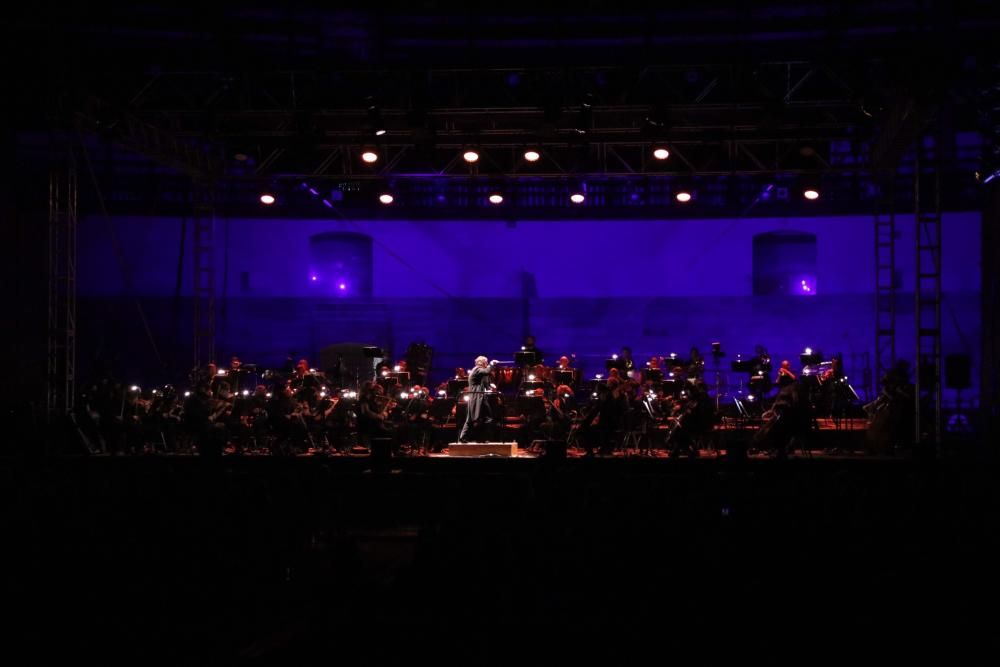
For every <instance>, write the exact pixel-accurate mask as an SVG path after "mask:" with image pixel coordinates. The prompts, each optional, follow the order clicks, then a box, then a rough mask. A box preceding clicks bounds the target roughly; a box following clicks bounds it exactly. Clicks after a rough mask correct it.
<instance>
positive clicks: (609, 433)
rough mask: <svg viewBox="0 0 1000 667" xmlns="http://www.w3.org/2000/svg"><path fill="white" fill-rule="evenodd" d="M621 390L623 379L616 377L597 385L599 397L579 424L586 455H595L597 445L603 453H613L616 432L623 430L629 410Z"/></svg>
mask: <svg viewBox="0 0 1000 667" xmlns="http://www.w3.org/2000/svg"><path fill="white" fill-rule="evenodd" d="M612 370H617V369H612ZM620 390H621V381H620V380H619V379H618V378H615V377H610V378H608V382H607V384H602V385H598V386H597V392H598V398H597V400H596V401H594V402H593V403H591V404H590V406H589V409H588V411H587V414H585V415H584V417H583V420H582V421H581V422H580V425H579V428H580V430H581V434H582V435H583V438H582V440H583V444H584V448H585V449H586V453H585V456H593V455H594V447H595V445H596V446H597V447H598V452H599V453H600V454H601V455H609V454H611V452H612V445H613V443H612V438H613V436H614V434H615V432H617V431H619V430H621V428H622V425H623V423H624V420H625V413H626V411H627V404H626V399H625V397H624V395H623V394H621V392H620Z"/></svg>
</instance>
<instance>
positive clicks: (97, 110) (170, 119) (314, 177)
mask: <svg viewBox="0 0 1000 667" xmlns="http://www.w3.org/2000/svg"><path fill="white" fill-rule="evenodd" d="M383 7H385V8H384V9H380V10H377V11H375V10H365V9H349V10H348V9H329V8H319V7H316V6H310V5H307V4H301V3H299V4H296V3H292V4H291V5H286V6H284V7H280V8H279V7H274V6H264V5H254V4H248V3H242V4H240V5H238V6H237V5H233V4H228V5H225V6H223V7H222V8H218V7H207V6H206V7H205V8H203V9H201V10H199V11H190V10H188V9H183V8H181V7H177V6H173V5H167V4H162V3H139V4H137V5H133V6H130V7H125V8H122V9H115V10H95V9H94V8H92V7H89V6H81V7H80V8H77V9H71V10H63V11H60V12H54V13H53V12H48V13H42V12H38V13H34V12H32V11H30V10H26V9H22V10H21V13H20V15H19V16H17V17H15V18H14V20H13V22H12V24H11V25H12V26H13V28H12V30H13V33H14V34H13V39H12V40H11V43H12V44H14V46H15V51H16V53H17V54H18V58H17V61H18V64H19V68H18V69H16V71H15V72H14V76H15V78H16V82H17V85H15V86H13V87H12V88H11V90H12V93H11V96H10V101H9V105H10V110H11V112H12V113H11V116H12V118H13V119H14V128H15V130H16V132H17V133H18V135H19V137H20V139H19V141H18V146H19V149H20V150H21V151H22V152H23V153H24V154H25V155H29V156H30V155H35V156H37V155H39V154H40V153H44V152H45V145H46V144H45V142H44V141H43V142H39V141H38V140H37V136H38V135H39V133H46V136H53V135H52V133H53V131H55V133H56V135H58V134H59V133H60V132H65V133H66V134H67V136H71V137H72V136H74V135H75V132H74V131H73V129H74V128H79V129H82V130H83V131H84V132H83V136H84V137H85V139H84V143H85V144H87V145H89V146H90V151H91V153H92V159H93V160H95V163H97V164H98V165H99V166H98V172H99V173H101V174H102V175H103V178H104V179H105V182H106V183H107V184H108V187H109V188H114V189H116V190H117V194H113V195H112V199H117V200H118V201H120V202H132V205H135V206H140V205H141V202H143V201H145V200H149V199H151V198H153V197H156V198H158V201H159V203H160V205H161V206H162V205H163V202H164V201H166V200H169V199H170V198H171V197H170V193H171V192H173V191H175V190H179V189H183V179H184V178H187V177H189V176H195V177H200V178H209V179H211V180H213V181H215V182H218V183H223V184H224V185H225V187H222V188H221V190H222V191H224V192H231V193H235V194H234V196H235V197H236V198H237V200H239V199H240V198H242V197H244V196H245V194H244V192H245V191H252V190H253V189H254V188H257V187H258V185H259V183H260V182H262V181H267V182H270V183H280V184H281V185H282V186H283V187H290V188H301V183H303V182H306V181H307V180H308V181H309V182H310V183H314V184H315V183H319V184H321V186H320V187H319V189H320V190H321V191H323V192H324V193H325V192H335V191H338V190H339V191H340V192H342V193H345V192H346V193H347V194H346V196H344V197H342V198H341V199H340V200H339V201H341V202H350V201H351V198H352V197H354V196H355V195H354V194H353V193H362V194H363V196H365V197H368V195H369V194H370V191H374V190H375V189H378V188H383V187H386V186H389V185H391V186H392V187H395V188H398V189H399V190H406V189H409V191H410V192H425V194H426V197H424V198H423V199H421V200H420V201H423V202H425V203H426V205H427V206H433V205H435V202H441V201H442V198H441V192H444V193H445V194H446V195H447V196H446V197H445V200H447V201H455V200H456V199H457V196H458V194H459V193H462V194H463V196H464V197H465V200H471V201H473V202H474V201H475V199H476V197H481V196H482V193H483V192H485V191H486V190H488V189H489V188H491V187H496V186H497V184H500V185H501V186H504V187H508V188H509V189H518V190H525V189H528V188H535V189H536V190H537V189H538V188H540V187H541V188H543V189H545V188H548V189H550V190H551V189H553V188H555V189H558V188H559V187H563V186H565V187H571V186H572V185H573V181H574V180H581V179H582V180H587V181H588V182H590V183H591V187H592V188H596V189H600V188H604V189H605V190H606V192H608V193H612V192H619V191H621V192H622V193H623V194H622V195H620V196H619V195H614V196H613V197H611V198H610V199H607V200H606V203H609V204H614V203H621V202H625V201H626V200H624V199H621V200H620V197H625V196H628V197H629V199H628V200H627V201H630V202H634V201H635V198H634V192H635V191H636V188H639V189H641V191H642V193H643V194H642V197H641V199H642V201H643V202H644V203H650V204H651V203H653V202H654V199H655V195H654V192H667V193H668V194H667V195H666V196H667V197H668V198H669V191H670V189H671V185H670V184H676V183H679V182H680V181H681V180H683V181H684V182H686V183H695V184H697V183H702V187H704V188H705V191H706V192H708V191H709V190H712V189H714V190H716V191H727V190H728V191H732V192H735V193H737V195H736V196H737V198H738V200H737V201H735V202H729V203H728V204H727V206H726V209H727V211H728V210H730V209H733V208H735V209H737V210H742V209H743V208H744V206H745V204H746V203H747V201H746V200H747V198H748V197H749V198H750V199H751V200H752V198H753V196H754V193H755V192H758V191H759V190H760V188H761V186H762V183H763V185H764V186H766V185H767V184H769V183H777V184H779V185H780V184H782V183H783V182H785V181H787V182H788V183H789V184H791V185H794V183H795V182H798V181H796V179H797V178H799V177H802V176H806V175H807V176H810V177H814V178H818V179H824V180H825V181H826V182H827V183H828V184H829V186H830V187H831V188H832V190H831V192H835V193H836V194H835V196H833V197H832V198H831V199H830V201H831V202H832V204H831V205H837V203H838V202H839V206H840V208H844V209H847V210H851V209H853V208H858V209H864V208H865V207H868V208H870V202H869V201H868V200H867V199H870V197H871V191H872V184H873V183H875V182H877V181H879V180H880V179H879V178H877V174H878V173H879V172H881V171H886V170H895V171H896V173H897V176H899V175H900V174H902V176H901V177H902V178H905V173H906V171H907V169H908V168H909V167H908V165H909V163H910V162H911V161H912V155H911V151H912V148H913V145H914V142H915V138H916V137H917V136H920V135H926V136H928V137H929V139H927V142H928V145H929V146H932V149H931V152H932V154H933V157H934V159H935V160H937V161H938V164H939V165H940V167H941V169H942V171H943V173H944V174H946V176H947V178H946V182H947V187H946V188H945V191H946V198H947V201H946V205H948V206H951V207H955V208H965V207H969V206H972V205H974V201H975V197H976V189H975V182H974V178H973V173H974V172H975V171H976V170H977V169H978V168H980V167H981V158H982V153H983V152H984V151H985V152H986V153H989V150H990V147H991V144H990V141H992V137H990V136H989V135H988V129H989V127H991V122H992V121H991V118H993V117H992V116H990V105H991V100H992V99H993V98H992V97H990V95H991V93H990V91H991V87H993V86H995V85H996V83H997V81H1000V75H998V72H997V71H996V69H995V64H996V62H995V61H996V59H997V57H996V50H995V47H994V43H993V42H994V40H995V35H996V34H998V30H1000V21H998V19H997V18H996V17H995V12H994V11H993V8H992V6H991V3H988V2H970V3H958V4H955V5H953V4H952V3H946V2H936V1H926V2H889V1H886V2H871V3H855V2H809V3H791V2H787V3H786V2H769V3H766V4H756V5H754V4H744V3H713V5H712V6H711V7H693V6H691V4H690V3H688V4H687V5H681V4H677V5H675V6H672V5H671V3H666V4H660V5H657V7H656V8H644V7H643V8H640V7H638V6H636V5H632V6H630V5H629V4H628V3H606V2H590V3H583V4H579V3H578V4H576V5H574V6H573V7H572V8H563V9H553V10H550V11H544V10H540V9H538V8H537V7H535V6H532V5H527V4H521V5H519V4H518V3H513V4H511V3H507V4H504V5H502V6H493V7H490V8H470V7H469V6H460V7H455V6H452V5H450V4H448V3H433V2H426V3H416V4H409V5H406V6H405V8H402V7H401V8H391V5H383ZM376 126H384V129H385V130H386V133H385V134H384V135H381V136H378V137H376V136H375V135H374V130H375V129H376ZM984 131H986V132H987V141H986V142H985V145H984V142H983V141H982V140H981V137H982V136H983V134H984ZM660 143H663V144H664V145H667V146H669V147H670V149H671V152H672V155H671V158H670V159H669V160H667V161H664V162H662V163H661V162H659V161H657V160H653V159H651V158H650V150H651V148H652V147H653V146H654V145H656V144H660ZM108 145H113V148H110V149H109V148H107V146H108ZM527 146H537V147H539V148H540V150H541V152H542V156H543V159H542V160H540V161H539V162H538V163H535V164H527V163H526V162H525V161H524V160H523V158H522V157H521V155H522V152H523V149H524V148H525V147H527ZM469 147H474V148H475V149H476V150H477V151H479V152H480V153H481V154H482V159H481V160H480V161H479V163H477V164H476V165H473V166H470V165H468V164H466V163H465V162H464V161H463V160H462V159H461V158H460V155H461V153H462V152H463V150H465V149H466V148H469ZM366 148H369V149H373V150H374V151H375V152H376V153H377V154H378V155H379V157H380V159H379V160H378V162H377V163H376V164H375V165H373V166H368V165H365V164H364V163H363V162H362V161H361V160H360V157H359V156H360V152H361V151H362V150H363V149H366ZM128 155H133V156H140V157H141V158H142V159H140V160H135V159H126V157H127V156H128ZM987 157H988V155H987ZM163 167H166V169H163ZM177 176H181V177H182V178H177ZM727 177H728V178H730V179H738V180H740V182H742V183H745V186H743V185H740V184H739V183H735V184H730V185H727V186H720V185H718V182H719V180H720V179H726V178H727ZM881 180H885V179H881ZM403 182H405V184H404V183H403ZM540 183H541V184H543V185H539V184H540ZM664 183H666V184H667V185H663V184H664ZM560 184H563V185H560ZM431 185H433V187H431ZM741 190H745V193H744V194H742V195H739V194H738V193H739V192H740V191H741ZM359 196H360V195H359ZM866 198H867V199H866ZM723 199H724V198H723ZM366 201H367V199H366ZM408 201H409V202H411V203H416V202H417V201H418V198H417V197H416V196H413V197H412V198H410V199H409V200H408ZM523 201H525V202H526V201H527V199H526V198H525V199H523ZM720 212H721V209H720Z"/></svg>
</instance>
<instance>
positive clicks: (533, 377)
mask: <svg viewBox="0 0 1000 667" xmlns="http://www.w3.org/2000/svg"><path fill="white" fill-rule="evenodd" d="M534 381H535V374H534V373H532V374H531V375H529V376H528V382H534Z"/></svg>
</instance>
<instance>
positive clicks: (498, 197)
mask: <svg viewBox="0 0 1000 667" xmlns="http://www.w3.org/2000/svg"><path fill="white" fill-rule="evenodd" d="M490 203H491V204H502V203H503V195H502V194H500V193H499V192H494V193H493V194H491V195H490Z"/></svg>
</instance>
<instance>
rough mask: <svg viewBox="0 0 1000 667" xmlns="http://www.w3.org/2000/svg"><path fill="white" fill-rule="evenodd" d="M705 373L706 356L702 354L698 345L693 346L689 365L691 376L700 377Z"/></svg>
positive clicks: (688, 372)
mask: <svg viewBox="0 0 1000 667" xmlns="http://www.w3.org/2000/svg"><path fill="white" fill-rule="evenodd" d="M704 374H705V357H703V356H702V354H701V352H700V351H699V350H698V347H697V346H696V345H692V346H691V356H690V361H689V362H688V367H687V376H688V377H689V378H700V377H702V376H703V375H704Z"/></svg>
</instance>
